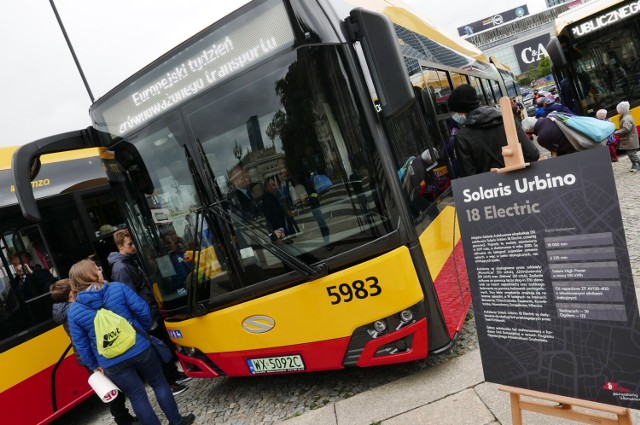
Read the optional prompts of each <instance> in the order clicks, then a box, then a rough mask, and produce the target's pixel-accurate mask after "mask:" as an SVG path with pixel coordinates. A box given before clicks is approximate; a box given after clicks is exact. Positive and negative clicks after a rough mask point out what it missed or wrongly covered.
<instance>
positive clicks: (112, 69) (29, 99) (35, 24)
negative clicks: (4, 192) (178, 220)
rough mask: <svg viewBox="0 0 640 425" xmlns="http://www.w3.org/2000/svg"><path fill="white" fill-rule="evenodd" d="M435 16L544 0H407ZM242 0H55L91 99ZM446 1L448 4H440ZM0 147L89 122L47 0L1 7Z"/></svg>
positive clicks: (451, 22)
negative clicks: (87, 84)
mask: <svg viewBox="0 0 640 425" xmlns="http://www.w3.org/2000/svg"><path fill="white" fill-rule="evenodd" d="M405 1H406V2H407V3H409V4H410V5H412V6H413V7H414V8H415V9H416V10H418V11H419V12H421V13H422V14H424V16H426V17H427V18H428V19H430V20H431V21H432V22H433V23H435V24H436V25H438V26H440V27H441V28H443V29H445V30H447V31H448V32H449V33H450V34H457V31H456V28H457V27H459V26H462V25H464V24H466V23H469V22H473V21H477V20H480V19H482V18H486V17H489V16H492V15H493V14H495V13H499V12H502V11H505V10H508V9H512V8H514V7H517V6H521V5H523V4H527V5H528V6H529V11H530V13H535V12H538V11H541V10H543V9H544V8H545V2H544V0H491V2H485V1H481V0H449V1H447V2H446V3H440V4H438V5H437V6H434V4H435V3H436V2H433V1H430V0H405ZM245 3H247V1H246V0H225V1H220V0H216V1H214V0H181V1H179V2H178V1H175V0H89V1H87V0H55V4H56V6H57V8H58V12H59V14H60V17H61V19H62V22H63V23H64V25H65V27H66V30H67V33H68V35H69V38H70V39H71V42H72V43H73V46H74V49H75V51H76V54H77V56H78V59H79V61H80V63H81V65H82V68H83V70H84V73H85V76H86V78H87V80H88V83H89V86H90V88H91V90H92V92H93V96H94V98H95V99H98V98H100V96H102V95H104V94H105V93H106V92H108V91H109V90H110V89H112V88H113V87H115V86H116V85H117V84H118V83H120V82H121V81H123V80H124V79H126V78H127V77H129V76H130V75H131V74H133V73H134V72H136V71H137V70H139V69H140V68H142V67H143V66H144V65H146V64H148V63H149V62H151V61H153V60H154V59H156V58H157V57H158V56H160V55H162V54H163V53H165V52H166V51H168V50H169V49H171V48H172V47H174V46H175V45H176V44H178V43H180V42H181V41H183V40H185V39H186V38H188V37H190V36H191V35H193V34H195V33H196V32H198V31H199V30H201V29H203V28H205V27H206V26H208V25H210V24H211V23H213V22H215V21H216V20H218V19H219V18H221V17H222V16H225V15H226V14H228V13H229V12H231V11H232V10H234V9H236V8H238V7H239V6H241V5H242V4H245ZM444 5H446V6H447V7H446V8H445V7H444ZM0 40H2V59H3V60H2V66H0V93H1V98H0V99H1V100H2V102H1V103H0V128H2V130H3V131H2V132H1V133H0V146H11V145H22V144H25V143H28V142H31V141H33V140H36V139H39V138H42V137H46V136H50V135H53V134H57V133H62V132H66V131H72V130H78V129H81V128H84V127H87V126H89V125H90V123H91V122H90V120H89V114H88V110H89V106H90V105H91V101H90V99H89V95H88V94H87V91H86V90H85V87H84V85H83V83H82V80H81V78H80V77H79V74H78V71H77V69H76V67H75V64H74V62H73V59H72V57H71V54H70V53H69V51H68V49H67V46H66V43H65V41H64V37H63V35H62V33H61V31H60V28H59V26H58V23H57V21H56V19H55V15H54V14H53V11H52V9H51V6H50V4H49V1H47V0H19V1H10V2H4V3H3V10H2V13H0Z"/></svg>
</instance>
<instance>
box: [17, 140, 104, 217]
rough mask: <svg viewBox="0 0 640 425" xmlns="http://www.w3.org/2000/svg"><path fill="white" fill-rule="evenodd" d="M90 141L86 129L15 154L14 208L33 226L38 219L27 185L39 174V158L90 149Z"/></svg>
mask: <svg viewBox="0 0 640 425" xmlns="http://www.w3.org/2000/svg"><path fill="white" fill-rule="evenodd" d="M94 140H96V139H94V138H93V136H92V134H91V128H89V129H87V130H79V131H70V132H68V133H62V134H57V135H55V136H50V137H45V138H44V139H40V140H36V141H35V142H31V143H27V144H26V145H23V146H20V148H18V150H17V151H15V153H14V154H13V159H12V163H11V173H12V176H13V183H14V186H15V193H16V197H17V198H18V204H19V205H20V210H21V211H22V215H23V216H24V218H26V219H27V220H29V221H33V222H38V221H40V220H41V219H42V216H41V215H40V211H39V209H38V204H37V203H36V198H35V195H34V193H33V188H32V186H31V181H32V180H33V179H34V178H35V177H36V176H37V175H38V172H39V171H40V166H41V162H40V157H41V156H42V155H45V154H48V153H55V152H66V151H72V150H77V149H84V148H90V147H94V144H93V143H94Z"/></svg>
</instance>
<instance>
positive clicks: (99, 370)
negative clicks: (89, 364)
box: [93, 366, 105, 375]
mask: <svg viewBox="0 0 640 425" xmlns="http://www.w3.org/2000/svg"><path fill="white" fill-rule="evenodd" d="M93 371H94V372H100V373H101V374H103V375H104V374H105V373H104V369H103V368H101V367H100V366H98V367H97V368H95V369H94V370H93Z"/></svg>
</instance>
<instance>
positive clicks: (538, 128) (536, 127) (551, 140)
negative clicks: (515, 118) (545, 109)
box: [522, 118, 577, 157]
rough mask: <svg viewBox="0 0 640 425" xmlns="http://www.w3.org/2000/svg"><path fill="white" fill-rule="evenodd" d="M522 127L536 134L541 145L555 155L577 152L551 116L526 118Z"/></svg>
mask: <svg viewBox="0 0 640 425" xmlns="http://www.w3.org/2000/svg"><path fill="white" fill-rule="evenodd" d="M522 129H523V130H524V131H525V133H532V134H535V135H536V136H537V140H538V143H539V144H540V146H542V147H543V148H545V149H547V150H549V152H551V156H553V157H556V156H559V155H565V154H568V153H574V152H577V151H576V150H575V148H574V147H573V145H572V144H571V142H570V141H569V139H567V137H566V136H565V135H564V133H563V132H562V131H561V130H560V129H559V128H558V126H557V125H556V123H554V122H553V121H552V120H551V119H549V118H538V119H537V120H536V119H535V118H525V119H524V121H522Z"/></svg>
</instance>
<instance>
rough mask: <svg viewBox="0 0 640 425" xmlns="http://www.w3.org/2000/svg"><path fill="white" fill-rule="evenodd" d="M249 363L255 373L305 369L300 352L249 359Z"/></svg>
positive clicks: (250, 368)
mask: <svg viewBox="0 0 640 425" xmlns="http://www.w3.org/2000/svg"><path fill="white" fill-rule="evenodd" d="M247 364H248V365H249V370H250V371H251V373H253V374H258V373H271V372H293V371H296V370H304V362H303V361H302V356H301V355H299V354H295V355H293V356H277V357H262V358H259V359H248V360H247Z"/></svg>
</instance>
